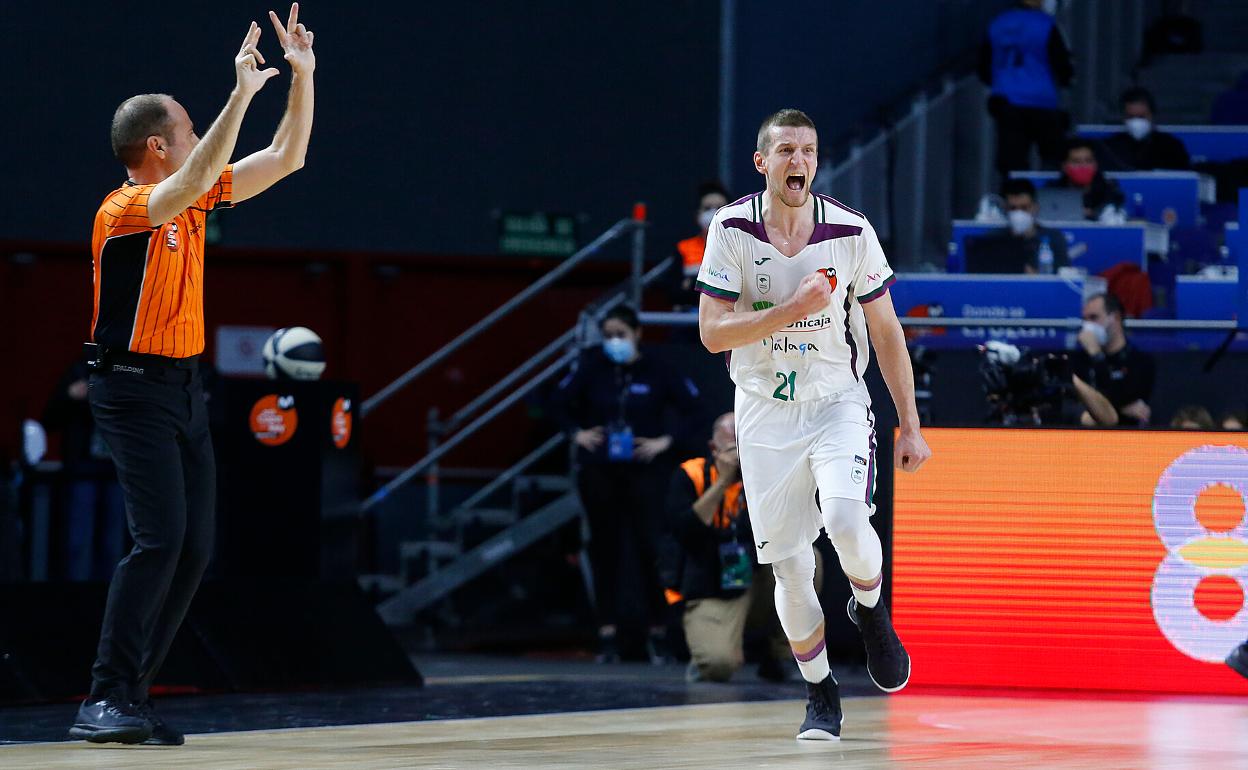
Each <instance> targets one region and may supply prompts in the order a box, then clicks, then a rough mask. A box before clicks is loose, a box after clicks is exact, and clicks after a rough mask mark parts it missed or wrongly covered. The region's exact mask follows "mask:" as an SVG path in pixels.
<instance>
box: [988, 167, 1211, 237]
mask: <svg viewBox="0 0 1248 770" xmlns="http://www.w3.org/2000/svg"><path fill="white" fill-rule="evenodd" d="M1105 176H1107V177H1109V178H1110V179H1112V180H1114V181H1115V182H1117V183H1118V186H1119V187H1121V188H1122V194H1123V195H1124V196H1125V197H1126V202H1125V207H1126V211H1127V216H1129V217H1131V218H1132V219H1144V220H1146V221H1148V222H1156V223H1157V224H1160V225H1165V226H1167V227H1174V226H1178V227H1196V226H1198V225H1199V224H1200V202H1201V200H1202V198H1204V199H1206V200H1207V201H1208V202H1212V200H1213V197H1214V196H1213V195H1212V194H1211V192H1212V190H1211V189H1206V190H1205V191H1204V194H1203V195H1202V190H1201V175H1200V174H1197V173H1196V172H1195V171H1111V172H1110V173H1108V174H1106V175H1105ZM1010 178H1011V179H1030V180H1031V181H1032V182H1033V183H1034V184H1035V185H1036V187H1044V186H1045V185H1047V184H1048V183H1049V182H1052V181H1054V180H1056V179H1057V178H1058V174H1057V172H1056V171H1011V172H1010ZM1137 195H1138V196H1139V201H1138V204H1137V201H1136V196H1137Z"/></svg>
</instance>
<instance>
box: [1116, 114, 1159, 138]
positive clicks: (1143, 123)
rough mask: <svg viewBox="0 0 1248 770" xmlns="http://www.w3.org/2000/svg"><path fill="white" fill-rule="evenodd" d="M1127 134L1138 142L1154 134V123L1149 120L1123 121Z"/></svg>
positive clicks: (1129, 119)
mask: <svg viewBox="0 0 1248 770" xmlns="http://www.w3.org/2000/svg"><path fill="white" fill-rule="evenodd" d="M1123 124H1125V125H1126V127H1127V133H1128V134H1130V135H1131V138H1132V139H1134V140H1136V141H1137V142H1138V141H1140V140H1141V139H1143V138H1144V137H1146V136H1148V135H1149V134H1151V133H1152V132H1153V121H1151V120H1149V119H1148V118H1127V119H1126V120H1124V121H1123Z"/></svg>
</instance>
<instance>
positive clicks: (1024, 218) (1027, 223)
mask: <svg viewBox="0 0 1248 770" xmlns="http://www.w3.org/2000/svg"><path fill="white" fill-rule="evenodd" d="M1006 217H1007V218H1008V219H1009V220H1010V232H1012V233H1014V234H1015V235H1026V234H1027V233H1029V232H1031V228H1032V227H1034V226H1035V224H1036V218H1035V217H1034V216H1032V214H1031V212H1030V211H1019V210H1014V211H1011V212H1009V213H1008V214H1006Z"/></svg>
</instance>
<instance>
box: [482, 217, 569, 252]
mask: <svg viewBox="0 0 1248 770" xmlns="http://www.w3.org/2000/svg"><path fill="white" fill-rule="evenodd" d="M498 250H499V251H501V252H502V253H504V254H527V255H539V256H549V257H566V256H568V255H570V254H573V253H575V252H576V217H575V216H573V215H571V214H550V213H546V212H542V211H533V212H526V213H517V212H510V213H506V214H503V215H502V216H500V217H499V220H498Z"/></svg>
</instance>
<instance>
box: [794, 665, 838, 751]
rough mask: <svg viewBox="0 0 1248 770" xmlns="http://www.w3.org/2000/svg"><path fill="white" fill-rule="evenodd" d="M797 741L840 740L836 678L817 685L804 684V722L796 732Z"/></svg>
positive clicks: (829, 677) (829, 676) (828, 677)
mask: <svg viewBox="0 0 1248 770" xmlns="http://www.w3.org/2000/svg"><path fill="white" fill-rule="evenodd" d="M797 739H798V740H799V741H839V740H840V739H841V691H840V688H839V687H837V686H836V677H834V676H832V675H831V674H828V676H827V677H826V678H825V679H824V680H823V681H822V682H820V683H819V684H811V683H810V682H807V683H806V721H804V722H802V726H801V727H800V728H799V729H798V731H797Z"/></svg>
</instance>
